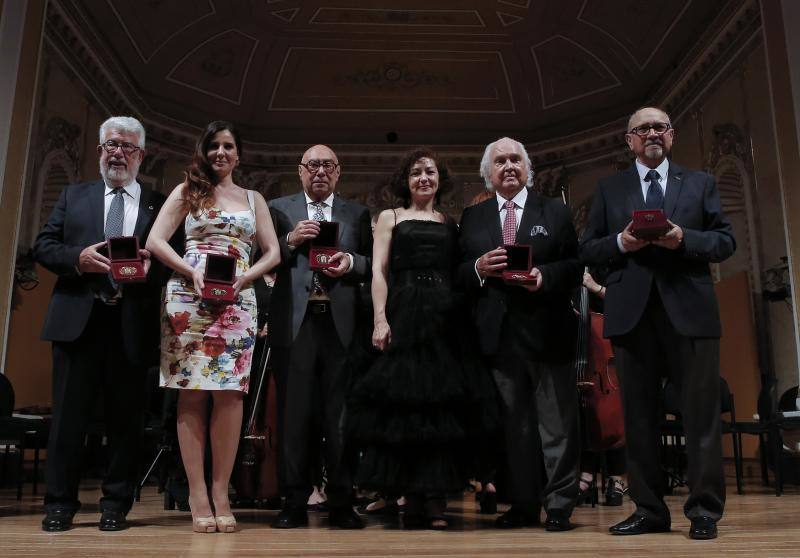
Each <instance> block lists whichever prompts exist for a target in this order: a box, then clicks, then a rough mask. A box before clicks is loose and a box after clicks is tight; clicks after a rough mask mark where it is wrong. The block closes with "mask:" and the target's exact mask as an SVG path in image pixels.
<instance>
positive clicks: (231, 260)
mask: <svg viewBox="0 0 800 558" xmlns="http://www.w3.org/2000/svg"><path fill="white" fill-rule="evenodd" d="M234 281H236V258H235V257H233V256H225V255H222V254H207V255H206V271H205V274H204V277H203V293H202V297H203V300H205V301H210V302H225V303H230V302H233V283H234Z"/></svg>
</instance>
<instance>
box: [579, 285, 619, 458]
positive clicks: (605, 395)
mask: <svg viewBox="0 0 800 558" xmlns="http://www.w3.org/2000/svg"><path fill="white" fill-rule="evenodd" d="M578 316H579V324H580V325H579V327H578V343H577V354H576V358H575V367H576V370H577V384H578V394H579V396H580V402H581V414H582V415H583V425H584V428H583V433H584V447H585V448H586V449H588V450H591V451H605V450H608V449H613V448H620V447H622V446H624V445H625V423H624V418H623V411H622V394H621V392H620V389H619V381H618V379H617V368H616V365H615V364H614V353H613V352H612V350H611V342H610V341H609V340H608V339H604V338H603V315H602V314H599V313H597V312H592V311H591V310H590V309H589V289H587V288H586V286H585V285H583V286H581V293H580V308H579V311H578Z"/></svg>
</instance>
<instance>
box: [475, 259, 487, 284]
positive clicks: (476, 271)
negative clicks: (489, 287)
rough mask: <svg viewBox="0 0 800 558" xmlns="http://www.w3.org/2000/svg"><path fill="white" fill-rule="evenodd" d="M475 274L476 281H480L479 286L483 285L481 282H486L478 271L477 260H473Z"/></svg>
mask: <svg viewBox="0 0 800 558" xmlns="http://www.w3.org/2000/svg"><path fill="white" fill-rule="evenodd" d="M475 275H477V276H478V283H480V285H481V287H483V284H484V283H485V282H486V279H484V278H483V277H481V274H480V273H478V260H475Z"/></svg>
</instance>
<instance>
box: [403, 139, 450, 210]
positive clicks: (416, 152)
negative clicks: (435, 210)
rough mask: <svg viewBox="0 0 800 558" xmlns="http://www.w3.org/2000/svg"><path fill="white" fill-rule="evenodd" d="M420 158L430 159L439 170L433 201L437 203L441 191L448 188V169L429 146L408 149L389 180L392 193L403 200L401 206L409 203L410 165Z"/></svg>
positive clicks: (407, 205) (406, 205)
mask: <svg viewBox="0 0 800 558" xmlns="http://www.w3.org/2000/svg"><path fill="white" fill-rule="evenodd" d="M420 159H431V160H432V161H433V162H434V163H436V170H437V171H438V172H439V189H438V190H436V196H435V197H434V203H436V205H438V204H439V200H441V198H442V192H444V191H446V190H447V189H448V188H450V185H451V184H450V171H449V170H448V168H447V165H446V164H445V162H444V161H443V160H442V159H440V158H439V156H438V155H437V154H436V153H434V151H433V150H432V149H431V148H430V147H424V146H423V147H417V148H414V149H412V150H411V151H409V152H408V153H407V154H406V156H405V157H403V160H402V161H400V166H399V167H398V168H397V170H396V171H395V172H394V175H393V176H392V181H391V183H390V184H391V188H392V193H393V194H394V195H395V196H397V197H398V198H400V199H401V200H402V201H403V207H404V208H406V209H407V208H408V207H409V206H410V205H411V190H409V188H408V175H409V173H410V172H411V167H413V166H414V163H416V162H417V161H419V160H420Z"/></svg>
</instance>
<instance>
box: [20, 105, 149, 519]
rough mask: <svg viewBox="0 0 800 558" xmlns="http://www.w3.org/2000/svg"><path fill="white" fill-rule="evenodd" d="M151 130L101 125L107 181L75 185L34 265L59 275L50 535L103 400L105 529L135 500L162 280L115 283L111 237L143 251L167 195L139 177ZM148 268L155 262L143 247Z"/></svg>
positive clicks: (49, 324) (46, 334)
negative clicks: (131, 239) (135, 240)
mask: <svg viewBox="0 0 800 558" xmlns="http://www.w3.org/2000/svg"><path fill="white" fill-rule="evenodd" d="M144 142H145V133H144V128H142V125H141V124H140V123H139V121H138V120H136V119H134V118H130V117H114V118H110V119H109V120H107V121H106V122H104V123H103V124H102V126H101V127H100V145H98V146H97V154H98V155H99V156H100V172H101V175H102V180H97V181H93V182H84V183H82V184H76V185H72V186H67V187H66V188H64V190H63V191H62V192H61V197H60V198H59V200H58V203H57V204H56V206H55V208H54V209H53V212H52V213H51V214H50V217H49V219H48V220H47V223H46V224H45V226H44V228H43V229H42V231H41V232H40V233H39V236H38V237H37V238H36V243H35V245H34V252H35V256H36V260H37V261H38V262H39V263H40V264H41V265H42V266H44V267H45V268H47V269H48V270H50V271H52V272H53V273H55V274H57V275H58V281H57V282H56V285H55V287H54V289H53V296H52V298H51V300H50V306H49V308H48V310H47V315H46V317H45V322H44V327H43V329H42V339H44V340H47V341H52V342H53V419H52V424H51V429H50V439H49V441H48V445H47V465H46V471H47V493H46V495H45V512H46V516H45V518H44V519H43V521H42V529H43V530H45V531H64V530H66V529H69V527H70V526H71V524H72V518H73V516H74V515H75V513H76V512H77V511H78V509H79V507H80V502H79V501H78V483H79V480H80V475H81V457H82V454H83V444H84V437H85V435H86V427H87V423H88V420H89V418H90V416H91V414H92V411H93V409H94V407H95V406H96V400H97V395H98V392H100V393H102V398H103V401H104V403H105V418H106V433H107V435H108V444H109V464H108V469H107V471H106V475H105V478H104V479H103V486H102V488H103V497H102V498H101V500H100V509H101V511H102V516H101V518H100V529H101V530H103V531H118V530H120V529H124V528H125V527H126V526H127V524H126V520H125V516H126V514H127V513H128V511H129V510H130V507H131V505H132V503H133V494H134V487H135V484H136V476H137V472H138V469H137V463H138V449H139V440H140V437H141V432H142V426H143V407H144V398H145V389H146V388H145V372H146V366H147V365H148V364H151V363H154V362H155V361H156V359H157V352H158V304H159V303H158V296H159V292H158V284H157V283H158V279H157V278H155V277H154V273H149V274H148V279H147V281H146V282H144V283H138V284H133V283H132V284H126V285H118V284H116V283H115V282H113V281H112V280H111V279H110V276H109V271H110V268H109V260H108V258H107V257H106V252H104V249H105V239H107V238H111V237H114V236H133V235H135V236H137V237H139V243H140V246H144V242H145V239H146V238H147V234H148V232H149V230H150V227H151V225H152V223H153V221H154V220H155V217H156V214H157V213H158V210H159V208H160V207H161V204H162V203H163V201H164V197H163V196H162V195H161V194H158V193H156V192H153V191H151V190H150V189H148V188H144V187H142V186H140V185H139V183H138V182H137V181H136V175H137V173H138V171H139V165H140V164H141V162H142V159H143V157H144ZM140 255H141V256H142V258H143V259H144V265H145V270H148V271H149V268H150V257H149V253H148V252H147V251H146V250H140Z"/></svg>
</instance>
